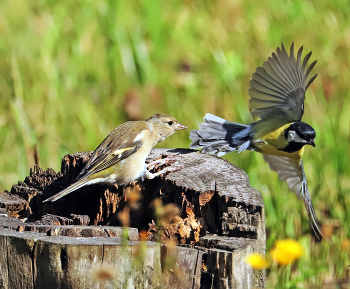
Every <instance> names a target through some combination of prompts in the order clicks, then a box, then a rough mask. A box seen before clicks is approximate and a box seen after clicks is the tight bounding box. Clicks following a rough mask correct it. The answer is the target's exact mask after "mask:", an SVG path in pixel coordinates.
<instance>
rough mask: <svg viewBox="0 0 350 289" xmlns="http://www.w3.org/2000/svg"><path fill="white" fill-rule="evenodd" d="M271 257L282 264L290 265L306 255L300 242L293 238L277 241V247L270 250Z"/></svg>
mask: <svg viewBox="0 0 350 289" xmlns="http://www.w3.org/2000/svg"><path fill="white" fill-rule="evenodd" d="M270 255H271V258H272V259H273V260H274V261H276V262H277V263H278V264H280V265H288V264H289V263H291V262H294V261H295V260H296V259H299V258H300V257H301V256H303V255H304V249H303V247H302V246H301V245H300V243H299V242H297V241H294V240H292V239H285V240H278V241H276V244H275V248H273V249H272V250H270Z"/></svg>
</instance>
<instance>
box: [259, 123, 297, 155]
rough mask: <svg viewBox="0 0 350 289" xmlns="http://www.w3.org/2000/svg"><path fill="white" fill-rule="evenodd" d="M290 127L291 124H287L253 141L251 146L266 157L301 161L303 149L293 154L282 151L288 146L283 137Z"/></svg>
mask: <svg viewBox="0 0 350 289" xmlns="http://www.w3.org/2000/svg"><path fill="white" fill-rule="evenodd" d="M290 125H291V123H288V124H286V125H284V126H282V127H279V128H278V129H276V130H274V131H272V132H270V133H267V134H265V135H263V136H261V137H259V138H256V139H254V140H253V144H254V146H255V147H256V148H257V151H258V152H260V153H263V154H268V155H275V156H282V157H288V158H292V159H301V158H302V156H303V152H304V147H303V148H301V149H300V150H298V151H296V152H293V153H289V152H285V151H283V149H284V148H285V147H286V146H287V145H288V140H287V139H286V137H285V131H286V129H287V128H288V127H289V126H290Z"/></svg>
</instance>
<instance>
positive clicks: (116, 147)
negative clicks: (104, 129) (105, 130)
mask: <svg viewBox="0 0 350 289" xmlns="http://www.w3.org/2000/svg"><path fill="white" fill-rule="evenodd" d="M147 129H149V128H148V126H147V125H146V124H143V122H140V125H139V126H137V130H133V129H132V128H131V127H130V126H129V122H126V123H124V124H122V125H120V126H118V127H117V128H116V129H114V130H113V131H112V132H111V133H110V134H109V135H108V136H107V137H106V138H105V139H104V140H103V141H102V143H101V144H100V145H99V146H98V147H97V148H96V150H95V151H94V152H93V153H92V155H91V157H90V159H89V161H88V162H87V164H86V165H85V167H84V168H83V170H82V171H81V172H80V174H79V175H78V177H77V179H76V180H77V181H78V180H81V179H83V178H86V177H88V176H91V175H93V174H95V173H97V172H100V171H102V170H105V169H108V168H110V167H113V166H114V165H116V164H117V163H119V162H120V161H122V160H124V159H126V158H128V157H129V156H130V155H132V154H133V153H135V152H136V151H137V150H138V149H140V148H141V146H142V142H141V141H139V140H137V139H138V136H139V134H142V133H144V130H147ZM116 136H122V137H118V138H117V137H116ZM134 140H137V141H134Z"/></svg>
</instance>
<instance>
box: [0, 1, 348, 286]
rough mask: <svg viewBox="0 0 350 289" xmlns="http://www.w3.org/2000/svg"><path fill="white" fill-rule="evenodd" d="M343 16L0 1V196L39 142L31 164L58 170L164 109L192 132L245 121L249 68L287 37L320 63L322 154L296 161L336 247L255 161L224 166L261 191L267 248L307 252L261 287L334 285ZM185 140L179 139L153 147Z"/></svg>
mask: <svg viewBox="0 0 350 289" xmlns="http://www.w3.org/2000/svg"><path fill="white" fill-rule="evenodd" d="M349 17H350V6H349V4H348V2H347V1H345V0H338V1H302V0H297V1H273V0H267V1H260V2H259V1H241V0H237V1H229V0H223V1H183V2H181V1H175V0H174V1H160V0H142V1H102V0H98V1H63V0H62V1H44V0H35V1H19V0H5V1H1V2H0V35H1V37H0V136H1V137H0V159H1V162H0V171H1V174H0V190H1V191H2V190H3V189H9V188H10V187H11V185H12V184H13V183H15V182H17V181H18V180H22V179H23V178H24V177H25V176H26V175H27V174H28V172H29V167H30V166H32V165H33V164H34V158H33V154H34V146H35V145H37V148H38V151H39V156H40V165H41V166H42V167H44V168H45V167H52V168H54V169H56V170H58V169H59V168H60V159H61V157H62V156H63V155H65V154H67V153H73V152H77V151H86V150H93V149H95V148H96V146H97V145H98V144H99V143H100V142H101V141H102V140H103V138H104V137H105V136H106V135H107V134H108V133H109V132H110V131H111V130H112V129H113V128H114V127H116V126H117V125H119V124H121V123H122V122H124V121H126V120H128V119H135V118H137V119H143V118H146V117H148V116H150V115H152V114H153V113H157V112H159V113H168V114H170V115H173V116H174V117H176V118H177V119H178V120H179V121H180V122H181V123H183V124H185V125H187V126H188V127H189V130H191V129H196V128H197V127H198V124H199V123H200V122H201V121H202V117H203V115H204V114H205V113H207V112H210V113H214V114H216V115H218V116H220V117H224V118H227V119H229V120H232V121H236V122H243V123H249V122H250V121H252V119H251V117H250V115H249V107H248V98H249V97H248V93H247V89H248V87H249V79H250V77H251V74H252V73H253V71H254V69H255V67H256V66H257V65H261V64H262V62H263V61H264V60H265V59H266V58H267V57H268V56H269V55H270V54H271V52H272V51H273V50H275V48H276V47H277V46H278V45H279V44H280V43H281V42H284V43H285V45H286V46H289V45H290V43H291V42H292V41H295V45H296V47H299V46H301V45H304V49H305V50H304V51H305V52H304V53H306V52H309V51H311V50H312V51H313V53H314V54H313V56H312V60H314V59H318V60H319V61H318V64H317V65H316V68H315V69H314V71H315V72H317V73H319V76H318V77H317V79H316V80H315V82H314V83H313V84H312V86H311V87H310V89H309V91H308V93H307V97H306V102H305V116H304V121H305V122H307V123H309V124H310V125H311V126H313V127H314V128H315V130H316V132H317V138H316V144H317V149H314V148H311V147H310V148H307V149H306V150H305V161H304V163H305V170H306V175H307V178H308V182H309V188H310V191H311V194H312V196H313V202H314V206H315V210H316V213H317V214H318V215H319V216H320V218H321V219H322V220H325V221H326V222H328V223H330V224H332V225H334V226H336V228H335V232H334V236H333V244H328V243H326V242H322V243H320V244H319V243H316V244H315V243H314V242H313V241H310V229H309V226H308V219H307V214H306V212H305V209H304V206H303V203H302V202H298V200H297V198H296V197H295V195H294V194H293V193H290V192H289V191H288V188H287V186H286V184H284V183H281V182H280V181H279V180H278V177H277V174H276V173H274V172H272V171H270V170H269V169H268V166H267V165H266V164H265V163H264V162H263V159H262V156H260V155H258V154H256V153H249V152H245V153H242V154H240V155H237V154H231V155H227V156H226V158H227V159H228V160H229V161H230V162H232V163H234V164H235V165H237V166H239V167H241V168H243V169H244V170H245V171H246V172H247V173H248V175H249V178H250V181H251V183H252V185H253V186H254V187H255V188H257V189H258V190H259V191H260V192H261V193H262V194H263V197H264V202H265V207H266V226H267V233H268V235H267V236H268V240H267V246H268V249H270V248H271V246H272V245H273V243H274V241H275V240H276V239H282V238H287V237H288V238H293V239H297V240H299V241H300V242H302V243H303V245H304V248H305V250H306V252H305V256H303V257H302V258H301V259H300V260H299V261H298V263H296V265H293V266H291V267H290V268H289V269H283V270H289V271H288V274H287V273H283V272H285V271H283V272H281V270H282V269H280V268H271V269H269V271H268V277H267V284H268V285H267V286H268V287H267V288H271V287H274V286H277V287H276V288H278V286H280V285H281V284H282V283H283V282H284V283H283V284H287V283H288V284H287V285H288V288H311V286H316V287H317V286H320V284H322V282H323V281H324V280H326V279H327V280H329V279H332V278H333V279H334V280H335V279H337V278H340V277H341V276H342V275H343V274H344V272H345V271H344V269H345V268H346V267H347V266H348V265H350V260H349V254H348V251H346V250H345V251H344V250H341V249H340V244H341V242H342V241H343V240H344V239H346V237H349V234H350V227H349V225H348V224H349V223H350V214H349V212H348V209H347V208H348V207H349V206H350V197H349V196H350V178H349V176H350V174H349V170H350V169H349V153H350V152H349V146H348V141H349V130H350V113H349V111H350V102H349V99H350V96H349V81H348V80H349V79H350V73H349V61H350V53H349V48H350V28H349V25H348V21H349V20H348V19H349ZM304 55H305V54H304ZM189 144H190V140H189V138H188V132H181V133H177V134H176V135H174V136H172V137H171V138H169V139H168V140H166V141H164V142H163V143H161V144H160V146H161V147H188V146H189ZM281 282H282V283H281ZM277 284H278V285H277ZM287 285H286V286H287Z"/></svg>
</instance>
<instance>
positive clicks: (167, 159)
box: [145, 156, 183, 179]
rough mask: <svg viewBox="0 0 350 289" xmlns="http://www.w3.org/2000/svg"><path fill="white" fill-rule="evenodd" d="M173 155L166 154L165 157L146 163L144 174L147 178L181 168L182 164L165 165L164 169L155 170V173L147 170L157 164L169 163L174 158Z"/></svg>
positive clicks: (156, 166) (155, 167)
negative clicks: (174, 165)
mask: <svg viewBox="0 0 350 289" xmlns="http://www.w3.org/2000/svg"><path fill="white" fill-rule="evenodd" d="M174 158H175V156H168V157H166V158H165V159H159V160H156V161H153V162H151V163H149V164H146V170H145V175H146V177H147V178H148V179H153V178H155V177H157V176H159V175H163V174H166V173H173V172H176V171H179V170H181V169H183V166H176V167H171V166H169V167H166V168H164V169H162V170H161V171H159V172H157V173H151V172H150V171H149V170H151V169H153V168H154V169H157V168H158V167H159V166H162V165H165V164H169V163H172V162H173V160H174Z"/></svg>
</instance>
